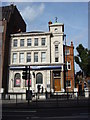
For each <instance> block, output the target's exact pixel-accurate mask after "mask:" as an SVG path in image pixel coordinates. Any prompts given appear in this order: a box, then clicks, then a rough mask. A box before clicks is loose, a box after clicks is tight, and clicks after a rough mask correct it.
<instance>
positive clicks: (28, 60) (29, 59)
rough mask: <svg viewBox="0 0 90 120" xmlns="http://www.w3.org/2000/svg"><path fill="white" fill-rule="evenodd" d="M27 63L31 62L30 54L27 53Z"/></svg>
mask: <svg viewBox="0 0 90 120" xmlns="http://www.w3.org/2000/svg"><path fill="white" fill-rule="evenodd" d="M27 62H31V53H27Z"/></svg>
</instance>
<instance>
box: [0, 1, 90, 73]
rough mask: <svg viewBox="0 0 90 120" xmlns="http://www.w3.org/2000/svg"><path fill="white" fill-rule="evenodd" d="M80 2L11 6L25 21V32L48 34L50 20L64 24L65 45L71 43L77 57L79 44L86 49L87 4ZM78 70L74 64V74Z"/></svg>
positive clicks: (5, 3)
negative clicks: (36, 31)
mask: <svg viewBox="0 0 90 120" xmlns="http://www.w3.org/2000/svg"><path fill="white" fill-rule="evenodd" d="M8 1H10V0H8ZM18 1H19V0H18ZM27 1H28V0H27ZM42 1H43V0H42ZM82 1H84V2H13V4H15V5H16V6H17V8H18V10H19V12H20V13H21V15H22V17H23V19H24V20H25V22H26V24H27V31H34V30H39V31H45V32H48V31H49V29H48V22H49V21H50V20H51V21H52V22H53V23H54V22H55V17H57V18H58V22H59V23H64V30H65V31H64V32H65V34H66V39H67V44H68V45H70V43H71V41H73V44H74V55H77V54H78V53H77V51H76V47H77V46H78V45H79V44H82V45H83V46H84V47H86V48H88V2H85V0H82ZM86 1H87V0H86ZM10 4H11V2H2V5H4V6H5V5H10ZM79 70H80V68H79V66H78V65H77V64H75V72H77V71H79Z"/></svg>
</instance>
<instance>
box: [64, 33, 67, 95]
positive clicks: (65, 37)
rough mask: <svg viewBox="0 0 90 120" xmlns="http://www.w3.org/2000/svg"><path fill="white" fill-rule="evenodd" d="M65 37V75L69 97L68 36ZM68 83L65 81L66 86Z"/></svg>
mask: <svg viewBox="0 0 90 120" xmlns="http://www.w3.org/2000/svg"><path fill="white" fill-rule="evenodd" d="M64 37H65V74H66V76H65V77H66V81H67V86H66V87H67V90H66V91H67V95H68V69H67V45H66V35H64ZM66 81H65V84H66Z"/></svg>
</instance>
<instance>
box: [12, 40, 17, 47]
mask: <svg viewBox="0 0 90 120" xmlns="http://www.w3.org/2000/svg"><path fill="white" fill-rule="evenodd" d="M13 46H14V47H17V39H15V40H13Z"/></svg>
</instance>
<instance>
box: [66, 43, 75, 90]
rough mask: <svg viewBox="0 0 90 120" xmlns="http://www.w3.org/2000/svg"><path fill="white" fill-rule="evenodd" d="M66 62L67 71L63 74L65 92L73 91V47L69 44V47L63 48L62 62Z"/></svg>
mask: <svg viewBox="0 0 90 120" xmlns="http://www.w3.org/2000/svg"><path fill="white" fill-rule="evenodd" d="M66 61H67V70H68V71H66V72H64V80H65V83H66V84H65V88H66V91H73V90H74V87H75V86H74V84H75V81H74V46H73V42H71V46H67V45H66V46H64V62H66Z"/></svg>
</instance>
